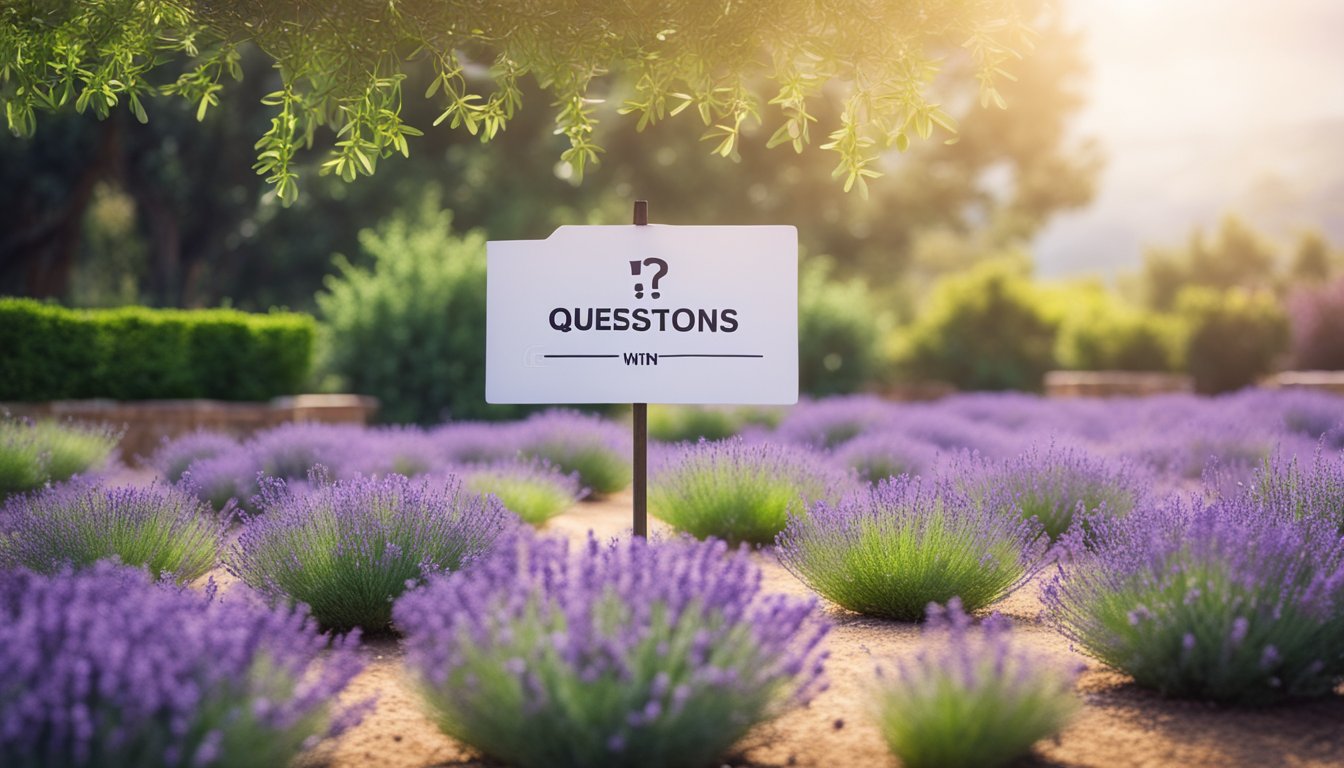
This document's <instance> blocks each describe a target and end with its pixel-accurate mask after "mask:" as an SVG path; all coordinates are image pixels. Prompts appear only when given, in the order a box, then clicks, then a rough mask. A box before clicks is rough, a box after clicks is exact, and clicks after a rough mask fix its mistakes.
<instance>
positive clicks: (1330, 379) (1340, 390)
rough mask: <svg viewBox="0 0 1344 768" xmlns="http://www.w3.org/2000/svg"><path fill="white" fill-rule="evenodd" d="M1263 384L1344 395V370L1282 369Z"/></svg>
mask: <svg viewBox="0 0 1344 768" xmlns="http://www.w3.org/2000/svg"><path fill="white" fill-rule="evenodd" d="M1263 385H1264V386H1266V387H1270V388H1272V389H1314V390H1317V391H1320V392H1330V393H1332V394H1336V395H1344V371H1282V372H1280V373H1276V374H1274V375H1273V376H1270V377H1269V378H1268V379H1266V380H1265V381H1264V382H1263Z"/></svg>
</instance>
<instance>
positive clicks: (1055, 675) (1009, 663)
mask: <svg viewBox="0 0 1344 768" xmlns="http://www.w3.org/2000/svg"><path fill="white" fill-rule="evenodd" d="M1079 671H1080V669H1079V667H1078V666H1073V667H1070V666H1065V665H1061V664H1060V663H1058V662H1056V661H1053V660H1051V659H1049V658H1047V657H1045V656H1044V655H1042V654H1038V653H1032V652H1030V651H1028V650H1026V649H1024V648H1021V647H1020V646H1017V645H1015V644H1014V643H1013V642H1012V638H1011V624H1010V622H1009V621H1008V620H1007V619H1006V618H1004V617H1003V616H1000V615H999V614H994V615H992V616H990V617H989V618H988V619H986V620H985V621H984V622H982V623H981V625H980V626H979V627H975V626H972V624H971V620H970V617H968V616H967V615H966V614H965V613H964V612H963V611H962V607H961V604H960V603H959V602H958V601H956V600H955V599H954V600H952V601H951V602H950V603H949V604H948V607H947V609H945V610H944V609H943V608H941V607H940V606H937V605H930V606H929V622H928V624H927V625H926V628H925V631H924V642H923V643H922V647H921V648H920V650H919V651H918V653H917V654H916V655H915V657H914V658H913V659H893V660H891V661H890V662H888V663H886V664H879V665H878V668H877V675H878V683H877V690H876V696H875V699H876V701H875V705H876V706H875V708H874V709H875V714H876V718H877V723H878V728H880V729H881V731H882V736H883V738H885V739H886V741H887V746H889V747H890V748H891V751H892V752H893V753H895V754H896V756H897V757H899V758H900V760H901V765H903V766H905V768H926V767H927V768H962V767H963V766H964V767H965V768H994V766H1001V765H1007V764H1009V763H1011V762H1013V761H1014V760H1017V759H1018V758H1020V757H1023V756H1024V755H1026V754H1027V753H1028V752H1030V751H1031V745H1032V744H1035V743H1036V742H1037V741H1040V740H1041V739H1046V738H1049V737H1051V736H1054V735H1056V734H1058V733H1059V732H1060V731H1062V730H1063V729H1064V726H1065V725H1067V724H1068V722H1069V720H1070V719H1071V718H1072V717H1073V715H1074V714H1075V713H1076V712H1077V711H1078V710H1079V708H1080V703H1079V701H1078V697H1077V696H1076V695H1074V693H1073V686H1074V683H1075V680H1076V678H1077V676H1078V672H1079Z"/></svg>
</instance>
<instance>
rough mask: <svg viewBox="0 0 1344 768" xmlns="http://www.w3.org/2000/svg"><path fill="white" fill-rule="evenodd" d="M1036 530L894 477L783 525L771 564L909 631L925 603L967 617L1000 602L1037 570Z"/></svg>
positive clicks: (946, 489)
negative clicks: (947, 605) (952, 605)
mask: <svg viewBox="0 0 1344 768" xmlns="http://www.w3.org/2000/svg"><path fill="white" fill-rule="evenodd" d="M1041 539H1042V537H1041V536H1040V524H1039V523H1037V522H1036V521H1034V520H1029V519H1023V518H1022V517H1020V516H1018V515H1014V514H1008V515H1005V514H1002V513H1000V512H999V511H997V510H995V509H993V508H991V507H988V506H986V505H983V504H976V503H974V502H972V501H971V500H970V499H969V498H967V497H965V496H963V495H962V494H960V493H958V492H956V491H955V490H953V489H952V487H951V485H950V484H949V483H947V482H940V483H934V482H925V481H921V480H920V479H919V478H913V479H912V478H910V477H907V476H902V477H898V478H895V479H893V480H884V481H882V482H879V483H878V484H877V485H876V486H875V487H872V488H869V489H867V490H864V491H860V492H858V493H855V494H853V495H850V496H847V497H845V498H844V499H843V500H842V501H840V503H839V504H834V505H831V504H825V503H821V504H816V505H814V506H812V507H811V508H810V509H809V511H808V514H807V515H805V516H795V517H792V518H790V519H789V521H788V525H787V527H785V528H784V530H783V532H781V533H780V535H779V539H778V544H779V550H778V552H779V559H780V562H781V563H783V565H784V567H785V568H788V569H789V571H790V572H792V573H793V574H794V575H795V576H797V577H798V578H799V579H800V580H801V581H803V582H804V583H805V584H807V585H808V586H809V587H811V588H812V589H813V590H815V591H817V592H819V593H820V594H821V595H822V596H824V597H826V598H827V599H829V600H831V601H833V602H835V603H837V604H839V605H841V606H843V607H845V608H848V609H850V610H852V611H858V612H859V613H864V614H869V615H873V616H882V617H886V618H892V619H897V620H900V621H915V620H918V619H919V618H920V617H921V616H923V615H924V608H925V606H927V605H928V604H929V603H930V602H937V603H941V602H946V601H948V600H950V599H952V598H953V597H958V596H959V597H960V598H961V600H962V602H963V603H965V604H966V605H967V606H968V607H969V608H970V609H971V610H977V609H979V608H981V607H983V606H986V605H989V604H991V603H993V602H995V601H997V600H999V599H1002V598H1003V597H1005V596H1006V595H1008V594H1009V593H1010V592H1012V591H1013V590H1015V589H1017V588H1018V587H1020V586H1021V585H1022V584H1024V583H1025V582H1026V581H1027V580H1028V579H1029V578H1030V577H1031V576H1032V575H1033V574H1034V573H1035V572H1036V571H1037V570H1039V568H1040V567H1041V565H1042V563H1043V558H1044V552H1045V543H1044V541H1043V540H1041Z"/></svg>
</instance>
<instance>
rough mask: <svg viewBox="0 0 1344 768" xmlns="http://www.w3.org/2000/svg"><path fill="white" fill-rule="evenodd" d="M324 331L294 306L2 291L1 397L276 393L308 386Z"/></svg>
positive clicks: (256, 396)
mask: <svg viewBox="0 0 1344 768" xmlns="http://www.w3.org/2000/svg"><path fill="white" fill-rule="evenodd" d="M316 335H317V324H316V322H315V321H314V320H313V318H311V317H309V316H307V315H300V314H294V313H289V312H272V313H270V314H265V315H253V314H248V313H246V312H238V311H235V310H230V309H203V310H178V309H149V308H146V307H124V308H121V309H108V310H77V309H66V308H64V307H60V306H56V305H54V304H43V303H41V302H38V301H33V300H31V299H12V298H0V400H9V401H31V400H73V399H83V398H93V397H106V398H111V399H114V400H150V399H171V398H195V397H205V398H212V399H216V400H269V399H271V398H272V397H276V396H278V395H287V394H293V393H295V392H298V391H299V389H300V388H301V387H302V386H303V383H304V381H305V380H306V379H307V376H308V371H309V368H310V367H311V365H312V360H313V344H314V339H315V338H316Z"/></svg>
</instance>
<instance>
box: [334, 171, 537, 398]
mask: <svg viewBox="0 0 1344 768" xmlns="http://www.w3.org/2000/svg"><path fill="white" fill-rule="evenodd" d="M452 220H453V214H452V211H447V210H441V209H440V208H439V207H438V204H437V201H436V200H435V199H434V198H433V197H430V198H427V199H426V200H425V205H424V206H423V207H422V208H421V209H420V211H418V212H417V213H416V215H414V216H412V217H407V216H404V215H398V216H395V217H393V218H391V219H389V220H386V221H384V222H382V223H381V224H379V226H378V227H377V228H375V229H366V230H364V231H362V232H360V233H359V242H360V245H361V246H362V247H363V249H364V251H365V252H366V253H367V254H368V255H369V256H370V257H371V258H372V266H371V267H368V268H366V267H362V266H355V265H353V264H351V263H350V262H349V261H348V260H346V259H345V258H344V257H343V256H339V255H338V256H337V257H336V262H335V263H336V269H337V272H338V274H336V275H335V276H332V277H328V278H327V281H326V290H325V291H323V292H320V293H318V295H317V305H318V307H319V308H320V309H321V316H322V322H323V324H324V330H325V337H326V338H325V342H326V344H325V349H324V354H325V359H324V361H323V367H324V368H325V369H326V370H327V371H328V372H329V373H334V374H336V375H337V376H339V377H340V378H341V379H342V382H343V385H344V386H345V387H347V388H348V389H350V390H351V391H354V392H359V393H361V394H367V395H373V396H375V397H377V398H378V399H379V401H380V402H381V407H380V411H379V415H380V417H381V418H383V419H384V420H386V421H392V422H419V423H432V422H439V421H443V420H445V419H446V418H448V417H449V416H451V417H452V418H453V419H455V420H461V419H479V418H507V417H511V416H516V415H518V414H519V412H520V409H517V408H507V407H487V406H486V403H485V235H484V234H483V233H481V232H479V231H472V232H468V233H466V234H465V235H454V234H452V232H451V227H452Z"/></svg>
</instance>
